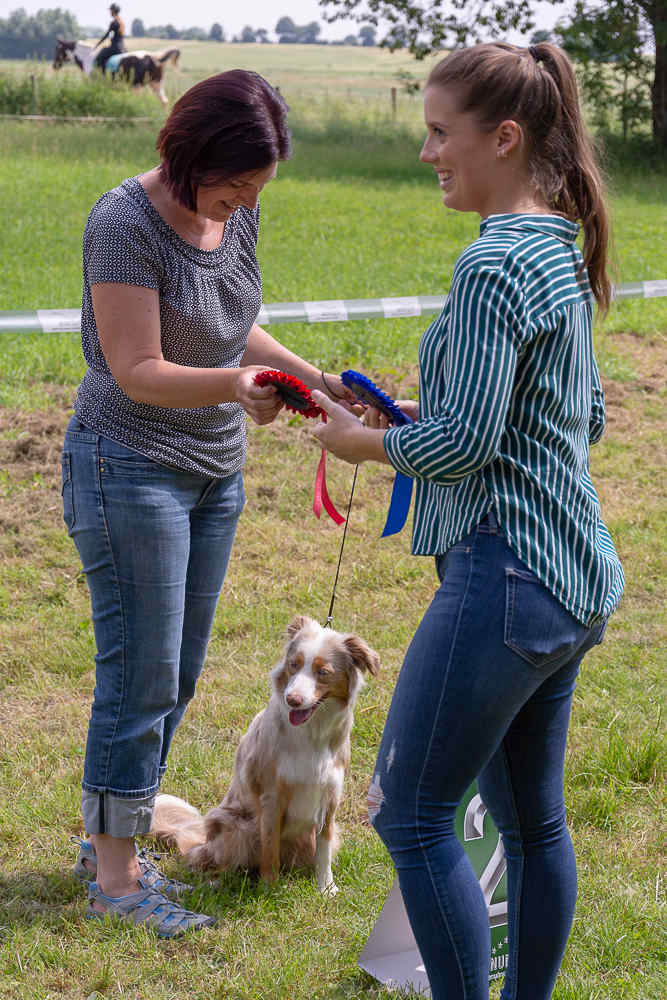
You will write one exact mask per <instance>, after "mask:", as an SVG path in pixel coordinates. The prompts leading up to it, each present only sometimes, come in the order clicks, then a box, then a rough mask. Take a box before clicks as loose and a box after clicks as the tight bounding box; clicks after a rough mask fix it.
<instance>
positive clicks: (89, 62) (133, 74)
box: [53, 38, 181, 104]
mask: <svg viewBox="0 0 667 1000" xmlns="http://www.w3.org/2000/svg"><path fill="white" fill-rule="evenodd" d="M180 54H181V52H180V49H163V50H162V51H161V52H145V51H142V50H140V51H136V52H118V53H116V54H115V55H113V56H111V58H110V59H108V60H107V68H108V69H109V70H110V71H111V76H112V78H114V77H115V76H116V75H117V74H118V75H120V76H122V77H124V78H125V79H126V80H129V81H130V82H131V83H132V84H133V85H134V86H135V87H141V86H142V84H144V83H148V85H149V86H150V87H151V89H152V90H153V91H154V92H155V94H156V95H157V97H158V98H159V100H161V101H162V103H163V104H168V101H167V96H166V94H165V92H164V90H163V87H162V77H163V74H164V70H165V67H166V66H169V65H171V66H176V65H177V63H178V59H179V56H180ZM95 59H96V53H95V49H94V47H93V46H92V45H88V44H86V42H81V41H78V42H69V41H65V40H63V39H62V38H58V39H57V42H56V53H55V56H54V58H53V68H54V69H60V67H61V66H62V65H63V64H64V63H75V64H76V65H77V66H78V67H79V69H80V70H82V72H83V74H84V76H90V74H91V73H92V71H93V70H94V69H95Z"/></svg>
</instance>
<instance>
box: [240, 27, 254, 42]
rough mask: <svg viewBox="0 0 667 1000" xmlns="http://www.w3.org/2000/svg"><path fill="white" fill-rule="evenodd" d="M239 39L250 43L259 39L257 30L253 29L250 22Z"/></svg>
mask: <svg viewBox="0 0 667 1000" xmlns="http://www.w3.org/2000/svg"><path fill="white" fill-rule="evenodd" d="M239 40H240V41H241V42H244V43H245V44H248V43H250V42H254V41H256V40H257V39H256V35H255V32H254V31H253V30H252V28H251V27H250V25H249V24H246V26H245V28H244V29H243V31H242V32H241V38H240V39H239Z"/></svg>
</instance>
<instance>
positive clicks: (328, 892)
mask: <svg viewBox="0 0 667 1000" xmlns="http://www.w3.org/2000/svg"><path fill="white" fill-rule="evenodd" d="M317 888H318V890H319V891H320V892H321V893H322V895H323V896H335V895H336V893H337V892H338V891H339V890H338V886H337V885H336V883H335V882H333V881H332V882H328V883H327V884H326V885H318V887H317Z"/></svg>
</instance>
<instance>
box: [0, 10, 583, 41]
mask: <svg viewBox="0 0 667 1000" xmlns="http://www.w3.org/2000/svg"><path fill="white" fill-rule="evenodd" d="M116 2H117V3H118V5H119V6H120V8H121V17H122V18H123V19H124V21H125V23H126V25H127V30H128V32H129V30H130V25H131V23H132V21H133V20H134V18H135V17H139V18H141V20H142V21H143V22H144V26H145V27H147V28H148V27H150V26H151V25H153V24H173V25H174V26H175V27H176V28H191V27H198V28H204V29H206V30H207V31H208V29H209V28H210V27H211V25H212V24H213V22H214V21H217V22H219V23H220V24H221V25H222V27H223V28H224V30H225V35H226V37H227V38H231V37H232V35H235V34H238V33H239V32H240V31H241V29H242V28H243V27H244V25H246V24H249V25H250V27H251V28H266V29H267V31H269V34H270V36H271V37H273V38H274V40H275V36H274V35H273V29H274V28H275V26H276V24H277V22H278V20H279V19H280V18H281V17H282V16H283V15H286V16H287V17H291V18H292V20H293V21H294V22H295V23H296V24H308V23H309V22H310V21H318V22H319V23H320V25H321V32H320V35H321V37H322V38H326V39H328V40H329V41H331V40H333V39H336V38H344V37H345V35H348V34H355V35H356V34H358V32H359V27H360V25H358V24H356V23H355V22H354V21H347V20H346V21H337V22H335V23H334V24H327V23H326V22H325V20H324V17H323V9H322V8H321V7H320V6H319V4H318V2H317V0H243V3H238V4H237V3H235V4H225V3H223V2H221V0H186V2H185V3H184V2H183V0H116ZM568 6H572V3H571V2H566V3H564V4H562V5H560V6H557V7H553V6H552V5H551V4H550V3H547V2H540V3H536V4H535V7H536V8H537V9H538V11H539V26H540V27H545V28H551V27H552V26H553V24H554V23H555V22H556V20H558V18H559V17H560V16H561V15H562V12H563V11H565V10H566V9H567V7H568ZM19 7H24V8H25V10H26V12H27V13H28V14H36V13H37V11H38V10H41V9H49V8H55V7H60V8H62V9H63V10H68V11H70V12H71V13H72V14H74V15H76V19H77V21H78V22H79V24H80V25H82V26H93V25H95V26H98V27H104V28H105V29H106V27H107V24H108V21H109V8H108V4H106V5H105V2H96V0H0V17H7V15H8V14H9V13H10V12H11V11H13V10H16V9H17V8H19ZM509 40H510V41H512V42H515V43H516V44H521V42H522V41H523V42H524V43H525V41H526V39H521V38H520V37H519V36H516V37H510V38H509Z"/></svg>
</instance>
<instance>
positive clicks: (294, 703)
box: [285, 692, 303, 708]
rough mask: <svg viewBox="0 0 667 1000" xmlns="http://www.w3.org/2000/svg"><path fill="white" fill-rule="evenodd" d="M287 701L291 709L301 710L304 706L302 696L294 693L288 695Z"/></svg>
mask: <svg viewBox="0 0 667 1000" xmlns="http://www.w3.org/2000/svg"><path fill="white" fill-rule="evenodd" d="M285 701H286V702H287V704H288V705H289V707H290V708H301V706H302V705H303V697H302V696H301V695H300V694H296V693H294V692H292V693H291V694H288V695H287V697H286V698H285Z"/></svg>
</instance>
